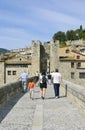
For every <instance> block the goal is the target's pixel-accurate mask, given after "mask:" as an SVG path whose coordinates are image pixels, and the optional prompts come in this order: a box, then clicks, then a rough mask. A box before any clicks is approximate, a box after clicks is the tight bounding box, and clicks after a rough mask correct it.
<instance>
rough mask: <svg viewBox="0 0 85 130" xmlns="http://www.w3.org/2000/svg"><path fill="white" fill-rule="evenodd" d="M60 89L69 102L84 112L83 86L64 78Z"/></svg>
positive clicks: (84, 96)
mask: <svg viewBox="0 0 85 130" xmlns="http://www.w3.org/2000/svg"><path fill="white" fill-rule="evenodd" d="M61 90H62V91H63V92H64V95H65V96H66V97H67V98H68V100H69V101H70V102H71V103H73V104H75V105H76V106H77V107H78V108H80V110H81V111H83V112H84V113H85V87H83V86H80V85H76V84H74V83H71V82H69V81H66V80H64V84H63V85H61Z"/></svg>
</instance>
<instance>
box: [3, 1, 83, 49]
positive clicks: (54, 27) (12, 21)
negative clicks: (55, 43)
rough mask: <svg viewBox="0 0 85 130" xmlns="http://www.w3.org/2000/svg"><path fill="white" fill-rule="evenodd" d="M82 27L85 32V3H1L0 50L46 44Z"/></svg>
mask: <svg viewBox="0 0 85 130" xmlns="http://www.w3.org/2000/svg"><path fill="white" fill-rule="evenodd" d="M80 25H82V27H83V29H85V0H0V48H5V49H8V50H11V49H12V50H13V49H20V48H24V47H27V46H30V45H31V43H32V40H34V41H35V42H36V41H37V40H40V41H41V42H42V44H43V43H44V42H47V41H50V40H52V37H53V35H54V34H55V33H57V32H58V31H62V32H66V31H68V30H76V29H79V28H80Z"/></svg>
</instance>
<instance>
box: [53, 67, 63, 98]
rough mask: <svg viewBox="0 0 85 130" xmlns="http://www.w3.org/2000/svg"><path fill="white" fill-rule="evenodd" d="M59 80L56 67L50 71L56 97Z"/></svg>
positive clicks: (60, 77)
mask: <svg viewBox="0 0 85 130" xmlns="http://www.w3.org/2000/svg"><path fill="white" fill-rule="evenodd" d="M61 80H62V76H61V74H60V73H59V71H58V69H55V72H53V73H52V81H53V86H54V93H55V97H56V98H59V87H60V83H61Z"/></svg>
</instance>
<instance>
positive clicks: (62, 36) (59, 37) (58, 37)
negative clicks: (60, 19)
mask: <svg viewBox="0 0 85 130" xmlns="http://www.w3.org/2000/svg"><path fill="white" fill-rule="evenodd" d="M53 40H54V41H56V40H59V41H60V43H61V42H64V41H65V40H66V35H65V33H64V32H61V31H59V32H57V33H55V34H54V35H53Z"/></svg>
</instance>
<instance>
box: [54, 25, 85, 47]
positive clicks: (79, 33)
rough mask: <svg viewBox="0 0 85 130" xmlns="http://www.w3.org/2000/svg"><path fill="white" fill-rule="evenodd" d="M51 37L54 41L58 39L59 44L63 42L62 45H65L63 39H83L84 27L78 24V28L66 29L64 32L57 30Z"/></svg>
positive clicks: (84, 35)
mask: <svg viewBox="0 0 85 130" xmlns="http://www.w3.org/2000/svg"><path fill="white" fill-rule="evenodd" d="M52 38H53V40H54V41H56V40H59V42H60V44H62V43H64V44H63V45H65V41H68V40H71V41H73V40H79V39H83V40H85V29H82V25H80V28H79V29H76V30H68V31H67V32H66V33H65V32H62V31H59V32H57V33H55V34H54V35H53V37H52Z"/></svg>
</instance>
